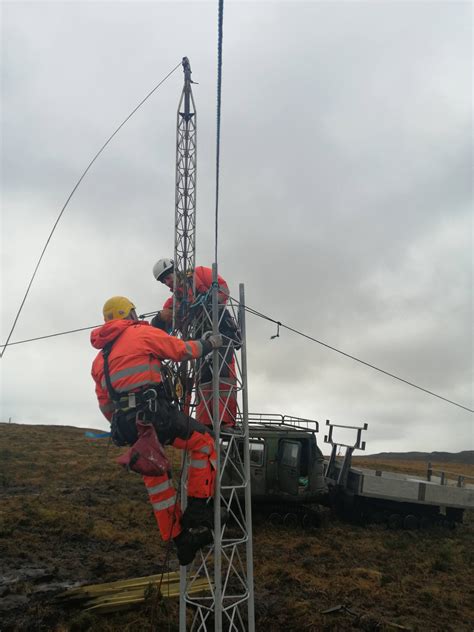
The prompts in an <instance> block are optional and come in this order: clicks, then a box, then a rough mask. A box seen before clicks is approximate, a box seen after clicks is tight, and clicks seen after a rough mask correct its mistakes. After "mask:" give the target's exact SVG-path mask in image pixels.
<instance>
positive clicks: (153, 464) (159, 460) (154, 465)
mask: <svg viewBox="0 0 474 632" xmlns="http://www.w3.org/2000/svg"><path fill="white" fill-rule="evenodd" d="M136 423H137V431H138V439H137V441H135V443H134V444H133V445H132V447H131V448H130V450H128V451H127V452H125V454H122V456H119V457H118V459H117V463H120V465H123V466H124V467H126V468H127V469H128V470H133V471H134V472H138V474H144V475H146V476H161V475H162V474H164V473H165V472H167V471H168V470H170V469H171V465H170V462H169V461H168V458H167V456H166V453H165V450H164V448H163V446H162V445H161V443H160V442H159V441H158V437H157V436H156V432H155V429H154V428H153V426H152V425H151V424H150V423H144V422H143V421H138V420H137V422H136Z"/></svg>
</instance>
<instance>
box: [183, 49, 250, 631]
mask: <svg viewBox="0 0 474 632" xmlns="http://www.w3.org/2000/svg"><path fill="white" fill-rule="evenodd" d="M183 69H184V87H183V91H182V94H181V98H180V101H179V105H178V120H177V138H176V209H175V250H174V261H175V272H174V274H175V279H174V281H175V287H178V285H179V284H180V283H181V284H184V286H185V291H184V296H183V300H182V301H181V304H180V305H179V313H177V310H178V303H177V301H176V300H174V302H173V329H174V333H175V334H176V335H180V336H183V337H184V338H199V337H200V336H202V334H203V333H204V332H205V331H210V330H212V331H214V332H217V331H220V332H221V333H222V334H223V332H224V326H223V321H224V320H225V319H227V320H228V321H229V322H231V323H234V324H235V326H236V335H235V336H232V335H228V336H226V335H223V339H224V343H225V344H224V347H223V348H222V349H220V350H219V351H217V350H215V351H214V353H213V356H212V363H210V362H209V360H208V359H207V360H197V361H194V362H188V363H183V364H182V365H181V366H180V367H179V377H180V383H181V385H182V386H183V387H184V390H183V393H182V396H180V403H181V406H182V407H183V409H184V410H185V411H186V412H187V413H188V414H191V415H193V416H195V415H196V411H197V409H198V405H199V404H200V405H201V410H202V409H203V404H204V414H205V415H208V416H209V417H211V418H212V420H213V427H214V432H215V434H216V451H217V454H218V464H217V472H216V486H215V517H214V526H215V529H214V545H212V546H210V547H206V548H204V549H202V550H201V551H200V552H199V553H198V554H197V556H196V559H195V560H194V562H193V563H192V564H191V565H190V566H188V567H187V568H186V569H184V568H183V567H181V582H180V585H181V591H180V626H179V627H180V632H185V631H186V630H192V631H193V632H196V631H199V632H203V631H204V630H206V631H207V630H215V631H216V632H220V631H222V630H226V631H227V630H229V631H235V632H244V631H247V630H248V631H250V632H253V631H254V629H255V623H254V618H255V617H254V594H253V551H252V518H251V497H250V456H249V455H250V453H249V435H248V404H247V367H246V336H245V309H244V301H245V298H244V287H243V285H241V286H240V295H239V300H236V299H234V298H232V297H229V298H228V299H227V302H226V304H225V308H224V306H223V305H219V304H218V286H217V265H216V264H214V266H213V278H214V283H213V287H212V292H210V293H208V296H206V297H199V301H197V302H196V303H197V304H196V303H194V304H193V302H192V301H191V300H188V292H189V290H191V292H190V294H191V296H192V298H193V299H194V297H195V293H194V286H193V282H194V280H193V274H188V273H189V272H191V271H192V270H194V267H195V248H196V195H195V192H196V110H195V104H194V99H193V95H192V89H191V84H192V81H191V67H190V64H189V60H188V59H187V57H184V58H183ZM210 367H211V368H210ZM209 370H211V374H212V375H211V379H212V397H210V392H209V381H208V380H209V375H208V374H209ZM204 372H206V375H207V377H206V378H205V380H206V386H205V385H204V378H203V379H201V378H202V377H203V374H204ZM224 376H225V377H224ZM234 397H235V400H236V411H235V418H236V426H235V428H233V429H232V430H227V429H226V428H225V427H224V426H223V425H222V420H223V417H224V416H225V412H226V409H227V407H228V406H229V401H230V399H231V398H234ZM198 419H199V415H198ZM182 497H183V500H184V502H183V505H185V502H186V501H185V498H186V484H184V485H183V488H182ZM221 504H222V506H223V507H225V508H226V509H227V511H228V512H229V514H230V518H229V520H228V522H227V523H226V524H225V525H223V526H222V527H221ZM202 578H206V579H207V581H208V587H207V590H204V591H202V593H201V596H199V597H197V596H196V595H195V594H192V590H191V589H192V587H193V585H194V584H195V582H196V581H197V580H198V579H200V580H201V581H202Z"/></svg>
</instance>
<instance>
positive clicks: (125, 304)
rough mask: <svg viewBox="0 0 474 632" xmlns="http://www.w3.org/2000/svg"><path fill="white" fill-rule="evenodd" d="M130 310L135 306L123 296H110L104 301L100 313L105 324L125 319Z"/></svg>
mask: <svg viewBox="0 0 474 632" xmlns="http://www.w3.org/2000/svg"><path fill="white" fill-rule="evenodd" d="M132 309H135V305H134V304H133V303H132V301H130V300H129V299H128V298H125V296H112V298H109V300H108V301H106V303H105V305H104V309H103V310H102V313H103V314H104V320H105V322H107V321H109V320H115V319H116V318H127V317H128V316H130V312H131V311H132Z"/></svg>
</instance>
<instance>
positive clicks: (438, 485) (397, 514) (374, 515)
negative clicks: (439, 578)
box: [324, 420, 474, 529]
mask: <svg viewBox="0 0 474 632" xmlns="http://www.w3.org/2000/svg"><path fill="white" fill-rule="evenodd" d="M326 425H327V426H328V428H329V433H328V434H327V435H326V436H325V437H324V440H325V442H326V443H329V444H330V445H331V446H332V450H331V456H330V459H329V462H327V465H326V469H325V480H326V482H327V484H328V487H329V494H330V497H331V498H332V503H333V505H334V507H335V508H336V510H337V511H338V513H339V514H340V515H341V516H342V517H343V518H346V519H349V520H352V521H356V522H361V523H367V522H375V523H386V524H387V525H388V526H389V527H391V528H399V527H403V528H405V529H415V528H418V527H427V526H430V525H434V524H437V525H443V526H447V527H451V528H452V527H454V526H455V524H456V523H462V521H463V515H464V512H465V510H466V509H473V508H474V485H472V484H469V483H467V482H466V480H465V479H466V477H464V476H462V475H458V474H453V473H451V472H449V473H446V472H440V475H439V476H436V475H434V473H433V469H432V467H431V464H428V468H427V474H426V478H423V477H420V476H413V475H410V474H402V473H395V472H387V471H383V470H378V469H377V470H372V469H368V468H361V467H354V466H353V465H352V454H353V452H354V450H364V449H365V441H362V439H361V435H362V432H363V431H365V430H367V424H364V425H363V426H360V427H358V426H342V425H337V424H332V423H330V422H329V420H328V421H327V422H326ZM335 428H344V429H345V430H347V429H352V430H354V431H355V433H356V439H355V441H354V442H353V443H351V444H343V443H340V442H337V441H335V440H334V438H333V434H334V429H335ZM341 451H343V452H344V454H343V456H342V458H339V459H338V458H337V455H338V454H340V453H341Z"/></svg>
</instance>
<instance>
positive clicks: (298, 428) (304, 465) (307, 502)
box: [221, 413, 328, 526]
mask: <svg viewBox="0 0 474 632" xmlns="http://www.w3.org/2000/svg"><path fill="white" fill-rule="evenodd" d="M318 429H319V426H318V423H317V422H316V421H312V420H309V419H301V418H297V417H288V416H285V415H272V414H263V413H262V414H258V413H253V414H250V415H249V450H250V480H251V489H252V501H253V503H252V504H253V507H254V515H255V517H256V518H257V519H258V517H260V515H264V516H265V517H266V518H267V519H268V520H270V522H271V523H273V524H280V523H282V524H285V525H287V526H293V525H294V524H296V523H298V522H300V523H301V524H302V525H303V526H315V525H316V524H317V523H318V521H319V514H318V512H317V510H316V505H315V504H316V503H323V504H327V501H328V488H327V485H326V483H325V479H324V457H323V454H322V452H321V450H320V449H319V447H318V444H317V441H316V433H317V432H318ZM221 440H222V445H223V455H224V458H225V453H226V450H227V449H228V445H229V441H228V439H227V438H226V435H225V432H224V434H223V435H222V436H221ZM232 445H236V446H237V449H238V451H239V453H240V456H241V458H242V459H243V453H244V440H243V438H242V439H241V438H240V437H238V436H235V435H234V436H233V441H232ZM230 477H232V475H230ZM227 482H228V483H230V482H231V483H232V484H236V483H237V481H236V480H232V481H229V479H228V480H227ZM225 485H226V481H225V480H224V481H223V482H222V490H223V493H224V494H225ZM242 493H243V490H242Z"/></svg>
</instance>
